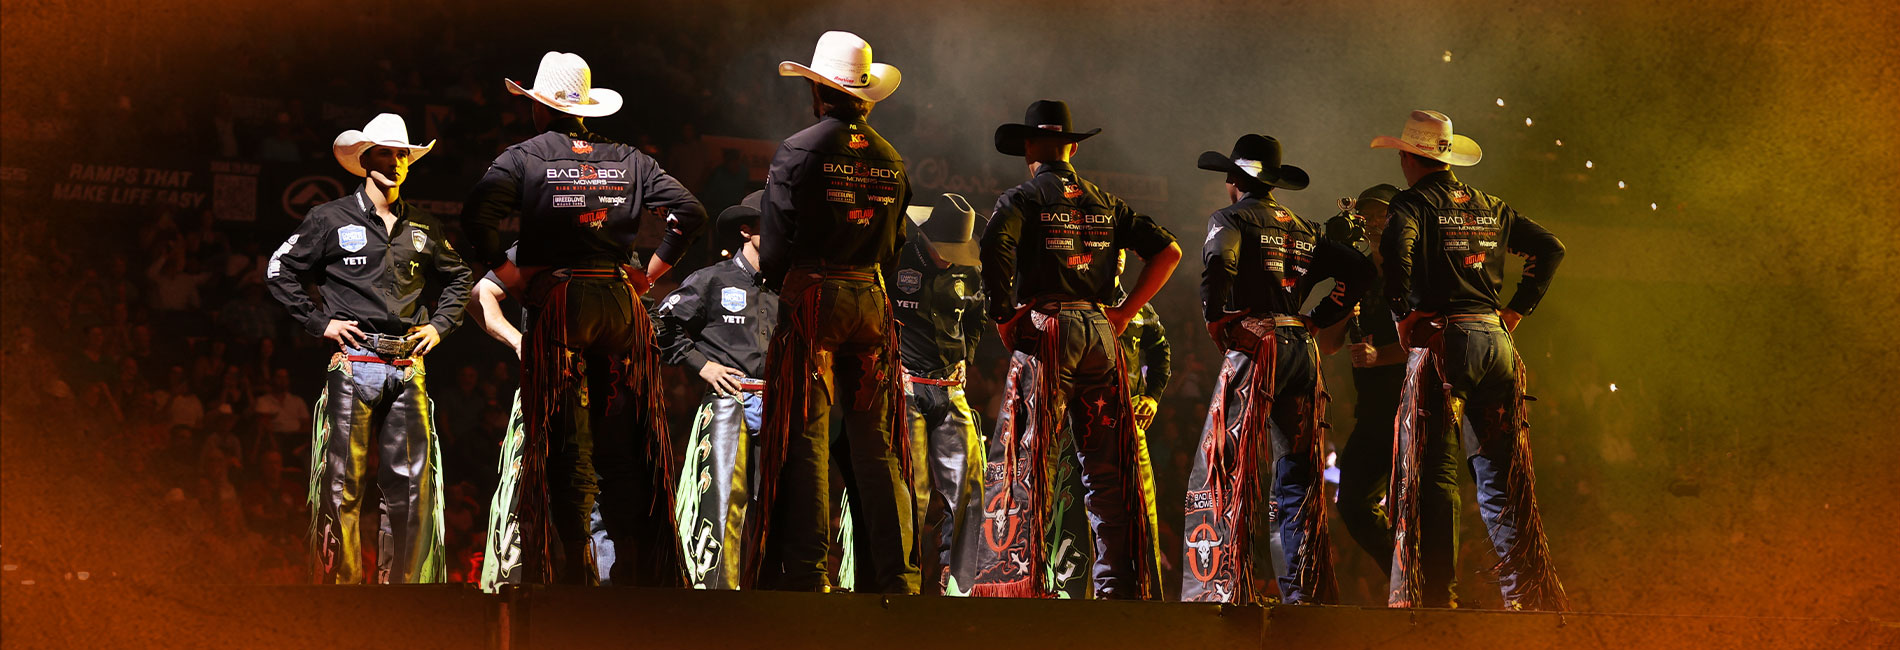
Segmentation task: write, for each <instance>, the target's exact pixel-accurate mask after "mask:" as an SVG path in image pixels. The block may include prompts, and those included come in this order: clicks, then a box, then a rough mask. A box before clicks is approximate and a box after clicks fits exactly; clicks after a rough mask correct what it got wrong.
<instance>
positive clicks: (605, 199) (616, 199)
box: [594, 196, 627, 205]
mask: <svg viewBox="0 0 1900 650" xmlns="http://www.w3.org/2000/svg"><path fill="white" fill-rule="evenodd" d="M594 200H596V201H599V202H600V204H601V205H626V204H627V197H624V196H596V197H594Z"/></svg>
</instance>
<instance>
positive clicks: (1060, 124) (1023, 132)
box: [996, 99, 1102, 156]
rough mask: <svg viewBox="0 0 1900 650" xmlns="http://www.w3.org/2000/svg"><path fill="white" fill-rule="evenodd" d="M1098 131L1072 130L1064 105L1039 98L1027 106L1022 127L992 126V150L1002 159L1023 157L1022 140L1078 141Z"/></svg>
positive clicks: (1098, 131)
mask: <svg viewBox="0 0 1900 650" xmlns="http://www.w3.org/2000/svg"><path fill="white" fill-rule="evenodd" d="M1101 132H1102V130H1101V129H1095V130H1092V131H1080V132H1078V131H1076V130H1075V124H1074V123H1072V122H1070V121H1069V105H1068V104H1066V103H1063V102H1060V101H1056V100H1053V99H1041V100H1037V101H1036V103H1034V104H1030V105H1029V110H1027V111H1023V123H1022V124H1004V125H1002V126H999V127H996V150H997V151H1000V152H1002V153H1003V155H1005V156H1020V155H1023V141H1025V140H1028V139H1029V138H1031V137H1040V138H1057V139H1061V140H1067V141H1069V142H1081V141H1083V140H1087V139H1088V138H1089V136H1092V135H1095V134H1097V133H1101Z"/></svg>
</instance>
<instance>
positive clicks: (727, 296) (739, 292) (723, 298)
mask: <svg viewBox="0 0 1900 650" xmlns="http://www.w3.org/2000/svg"><path fill="white" fill-rule="evenodd" d="M719 306H721V307H725V308H726V311H743V310H744V309H745V289H741V288H739V287H726V288H723V289H720V290H719Z"/></svg>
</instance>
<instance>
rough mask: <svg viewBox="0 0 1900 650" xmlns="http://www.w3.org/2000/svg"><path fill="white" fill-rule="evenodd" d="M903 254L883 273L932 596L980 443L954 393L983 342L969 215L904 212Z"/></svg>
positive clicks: (964, 209)
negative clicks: (897, 333)
mask: <svg viewBox="0 0 1900 650" xmlns="http://www.w3.org/2000/svg"><path fill="white" fill-rule="evenodd" d="M911 210H912V216H913V219H914V220H917V221H920V223H917V224H916V225H911V226H908V227H907V228H906V235H907V236H906V239H907V240H908V243H906V244H905V245H904V251H903V253H902V254H901V255H899V257H898V262H897V264H896V265H895V267H894V268H893V269H891V270H889V271H887V272H886V284H888V285H889V286H890V288H891V302H892V304H893V305H894V306H895V308H896V309H895V311H896V313H897V320H898V322H900V323H902V324H903V328H902V330H901V333H902V336H901V339H900V341H899V343H900V347H901V348H902V353H903V355H902V356H903V360H904V376H905V377H906V378H907V379H908V382H907V384H906V386H905V395H904V403H905V405H906V406H907V407H908V411H909V414H908V418H907V420H906V424H907V425H908V426H907V427H906V430H907V431H909V433H910V445H911V468H912V475H911V490H912V491H913V492H914V493H915V494H916V497H917V505H916V509H917V513H918V514H919V515H920V516H921V517H922V518H923V526H924V527H923V529H922V530H924V531H931V534H930V535H928V536H926V535H924V534H922V533H921V532H920V534H919V535H918V539H919V542H918V543H919V544H920V545H921V546H922V548H923V553H922V556H923V559H924V561H925V562H934V563H935V567H934V571H935V573H933V574H932V575H935V576H937V583H938V589H939V590H941V588H942V586H943V584H944V581H945V580H946V579H947V578H948V571H949V568H950V547H951V543H952V542H953V541H954V540H955V537H954V534H955V532H956V530H958V529H960V528H962V527H964V525H965V523H964V522H965V516H966V515H967V514H968V513H969V512H970V511H971V510H972V508H980V507H982V506H981V504H977V503H975V501H976V500H977V498H978V497H980V496H982V494H983V437H982V434H980V433H978V432H977V422H978V420H977V416H976V413H975V412H974V411H973V410H971V409H970V402H969V399H968V398H967V397H965V395H964V378H965V377H966V376H967V375H968V372H969V368H970V366H972V365H974V364H975V362H976V349H977V344H978V343H980V342H981V341H982V340H983V329H984V327H985V323H986V319H985V318H984V315H983V291H982V286H983V279H982V275H981V272H980V270H979V267H980V265H981V262H980V261H979V260H978V259H977V243H976V237H975V232H976V210H975V209H972V208H971V207H970V203H969V202H968V201H966V200H964V198H963V196H962V195H960V194H943V195H940V196H939V197H938V198H937V201H936V203H935V204H934V205H932V206H929V207H912V208H911ZM918 217H921V219H917V218H918Z"/></svg>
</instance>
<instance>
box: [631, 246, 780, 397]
mask: <svg viewBox="0 0 1900 650" xmlns="http://www.w3.org/2000/svg"><path fill="white" fill-rule="evenodd" d="M777 325H778V294H777V293H774V292H773V291H772V290H770V289H766V288H765V285H764V283H762V282H760V281H759V273H758V271H755V270H753V268H752V267H751V266H750V265H748V264H746V261H745V256H744V255H734V256H732V259H729V260H726V261H723V262H719V263H717V264H713V265H712V266H708V267H706V268H703V269H700V270H698V271H694V272H693V273H692V275H688V276H686V280H685V281H683V282H681V283H680V286H679V288H678V289H675V290H674V291H673V293H670V294H667V296H666V299H664V300H661V301H660V304H659V305H657V306H655V307H654V308H653V329H654V332H655V335H656V338H657V341H658V343H659V345H660V350H661V352H662V353H663V354H664V355H665V359H666V362H667V363H671V364H674V365H677V366H681V367H684V368H687V369H689V370H692V371H695V372H697V371H698V370H699V369H700V368H703V367H705V365H706V362H707V361H713V362H716V363H718V364H719V365H722V366H726V367H728V368H734V369H737V370H738V371H739V372H743V373H745V375H746V376H747V377H752V378H755V379H757V378H762V377H764V376H765V351H766V348H767V347H768V346H769V345H770V344H771V342H772V328H773V327H775V326H777Z"/></svg>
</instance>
